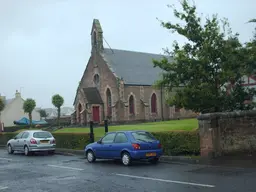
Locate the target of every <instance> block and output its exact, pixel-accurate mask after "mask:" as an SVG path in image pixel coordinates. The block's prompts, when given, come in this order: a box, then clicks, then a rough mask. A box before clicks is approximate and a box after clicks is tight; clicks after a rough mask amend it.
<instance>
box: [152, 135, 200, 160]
mask: <svg viewBox="0 0 256 192" xmlns="http://www.w3.org/2000/svg"><path fill="white" fill-rule="evenodd" d="M152 134H153V135H154V136H155V137H156V138H157V139H158V140H160V142H161V144H162V146H163V150H164V155H173V156H174V155H199V154H200V139H199V133H198V131H173V132H154V133H152Z"/></svg>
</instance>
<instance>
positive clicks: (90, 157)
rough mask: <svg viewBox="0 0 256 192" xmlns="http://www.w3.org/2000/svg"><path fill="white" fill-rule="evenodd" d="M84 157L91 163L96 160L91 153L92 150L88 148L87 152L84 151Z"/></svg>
mask: <svg viewBox="0 0 256 192" xmlns="http://www.w3.org/2000/svg"><path fill="white" fill-rule="evenodd" d="M86 159H87V161H88V162H89V163H93V162H94V161H95V160H96V157H95V155H94V153H93V151H91V150H89V151H88V152H87V153H86Z"/></svg>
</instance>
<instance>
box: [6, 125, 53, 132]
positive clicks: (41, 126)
mask: <svg viewBox="0 0 256 192" xmlns="http://www.w3.org/2000/svg"><path fill="white" fill-rule="evenodd" d="M45 127H49V125H39V126H38V125H33V126H32V128H37V129H42V128H45ZM21 129H30V128H29V125H15V126H10V127H4V132H7V133H10V132H15V131H18V130H21Z"/></svg>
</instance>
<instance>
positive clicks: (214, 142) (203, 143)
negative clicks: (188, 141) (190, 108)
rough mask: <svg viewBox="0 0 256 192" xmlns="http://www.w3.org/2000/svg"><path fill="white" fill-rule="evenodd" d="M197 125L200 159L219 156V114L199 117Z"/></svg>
mask: <svg viewBox="0 0 256 192" xmlns="http://www.w3.org/2000/svg"><path fill="white" fill-rule="evenodd" d="M198 124H199V135H200V152H201V157H203V158H208V159H211V158H214V157H217V156H220V155H221V148H220V132H219V114H218V113H212V114H210V113H208V114H203V115H200V116H199V117H198Z"/></svg>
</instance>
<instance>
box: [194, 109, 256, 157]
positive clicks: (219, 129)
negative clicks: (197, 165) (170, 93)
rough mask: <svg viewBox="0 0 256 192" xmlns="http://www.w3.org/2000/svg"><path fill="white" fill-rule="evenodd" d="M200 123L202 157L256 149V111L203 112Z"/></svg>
mask: <svg viewBox="0 0 256 192" xmlns="http://www.w3.org/2000/svg"><path fill="white" fill-rule="evenodd" d="M198 123H199V131H200V148H201V156H202V157H207V158H213V157H218V156H224V155H229V154H239V153H252V152H255V151H256V111H242V112H230V113H211V114H202V115H200V116H199V117H198Z"/></svg>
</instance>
